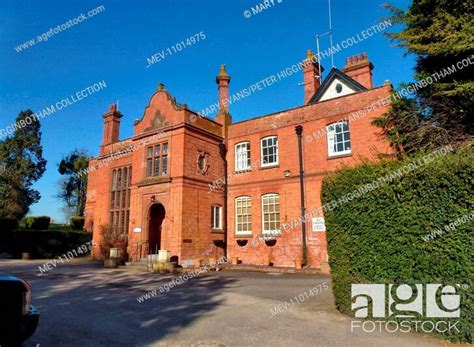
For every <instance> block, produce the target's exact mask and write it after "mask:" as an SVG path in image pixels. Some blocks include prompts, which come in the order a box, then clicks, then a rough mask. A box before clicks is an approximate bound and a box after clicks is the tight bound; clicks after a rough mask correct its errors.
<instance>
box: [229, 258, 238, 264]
mask: <svg viewBox="0 0 474 347" xmlns="http://www.w3.org/2000/svg"><path fill="white" fill-rule="evenodd" d="M230 262H231V264H232V265H237V264H238V263H239V257H231V258H230Z"/></svg>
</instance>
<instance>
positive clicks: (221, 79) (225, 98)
mask: <svg viewBox="0 0 474 347" xmlns="http://www.w3.org/2000/svg"><path fill="white" fill-rule="evenodd" d="M216 83H217V90H218V91H219V112H218V113H217V115H216V122H217V123H219V124H222V125H223V129H222V131H223V134H222V135H223V137H224V138H225V137H227V128H228V126H229V124H231V123H232V117H231V115H230V114H229V83H230V76H229V75H227V71H226V70H225V65H221V69H220V71H219V74H218V75H217V76H216Z"/></svg>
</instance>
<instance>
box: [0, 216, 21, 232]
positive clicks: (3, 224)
mask: <svg viewBox="0 0 474 347" xmlns="http://www.w3.org/2000/svg"><path fill="white" fill-rule="evenodd" d="M17 228H18V221H17V220H16V219H12V218H0V230H1V231H2V232H8V231H12V230H15V229H17Z"/></svg>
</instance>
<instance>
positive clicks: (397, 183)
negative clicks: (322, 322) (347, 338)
mask: <svg viewBox="0 0 474 347" xmlns="http://www.w3.org/2000/svg"><path fill="white" fill-rule="evenodd" d="M417 159H420V158H418V157H417V158H415V159H412V160H408V159H407V160H403V161H387V162H382V163H378V164H370V163H368V164H363V165H361V166H358V167H356V168H345V169H343V170H341V171H340V172H338V173H335V174H333V175H330V176H327V177H326V178H325V179H324V182H323V186H322V202H323V204H327V203H329V202H331V201H335V200H338V199H339V197H342V196H344V195H346V194H348V193H352V192H353V191H354V190H356V189H358V188H359V187H361V186H362V185H365V184H367V183H370V182H373V181H375V180H377V179H379V178H380V177H382V176H383V175H387V174H389V173H392V172H394V171H396V170H397V169H400V168H401V167H404V166H405V165H407V164H409V163H410V162H413V161H415V160H417ZM473 212H474V151H473V147H472V146H466V147H464V148H461V149H458V150H457V151H456V152H453V153H449V154H447V155H444V156H441V157H439V158H437V159H435V160H434V161H432V162H430V163H428V164H426V165H424V166H422V167H419V168H417V169H416V170H414V171H412V172H409V173H406V174H404V175H403V176H402V177H401V178H398V179H395V180H393V181H392V182H390V183H387V184H384V185H381V186H380V187H379V188H377V189H374V190H372V191H370V192H368V193H366V194H363V195H362V196H360V197H357V198H355V199H353V200H352V201H348V202H347V203H344V204H341V205H339V206H338V207H336V208H335V209H333V210H332V211H327V212H325V219H326V228H327V240H328V252H329V263H330V267H331V273H332V277H333V289H334V296H335V299H336V305H337V307H338V309H339V310H340V311H341V312H343V313H346V314H350V315H353V312H351V284H356V283H368V284H371V283H374V284H375V283H395V284H417V283H421V284H428V283H440V284H463V285H467V286H468V287H467V288H468V289H467V290H466V289H465V288H466V287H465V286H462V289H460V290H458V294H460V295H461V307H460V310H461V317H460V318H459V320H460V323H459V324H458V325H457V327H458V329H459V330H460V332H459V333H456V332H455V329H453V330H454V331H452V332H451V333H444V335H442V337H444V338H447V339H450V340H457V341H462V342H470V343H472V340H473V336H472V335H473V332H474V290H473V289H474V287H473V285H474V262H473V260H474V259H473V258H474V234H473V229H474V228H473V226H474V222H473V220H472V216H473V215H472V213H473ZM466 216H471V219H469V218H467V221H466V218H465V217H466ZM461 219H463V220H465V222H463V223H457V226H456V227H453V228H446V226H447V225H450V223H451V226H454V224H453V223H454V222H455V221H459V220H461ZM435 230H440V231H442V232H441V233H440V234H436V235H435V236H434V237H432V238H428V239H426V236H427V235H430V234H431V235H433V234H432V232H433V231H435ZM425 239H426V240H425ZM423 320H432V321H433V322H436V319H433V318H423ZM438 320H440V319H439V318H438ZM456 320H457V319H456ZM433 334H435V335H436V334H439V333H433ZM439 335H440V334H439Z"/></svg>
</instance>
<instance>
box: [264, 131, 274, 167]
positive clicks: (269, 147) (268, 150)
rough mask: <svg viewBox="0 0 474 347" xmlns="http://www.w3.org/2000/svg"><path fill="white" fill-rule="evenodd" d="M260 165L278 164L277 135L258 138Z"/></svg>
mask: <svg viewBox="0 0 474 347" xmlns="http://www.w3.org/2000/svg"><path fill="white" fill-rule="evenodd" d="M260 148H261V166H262V167H266V166H273V165H278V137H276V136H269V137H265V138H263V139H262V140H260Z"/></svg>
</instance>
